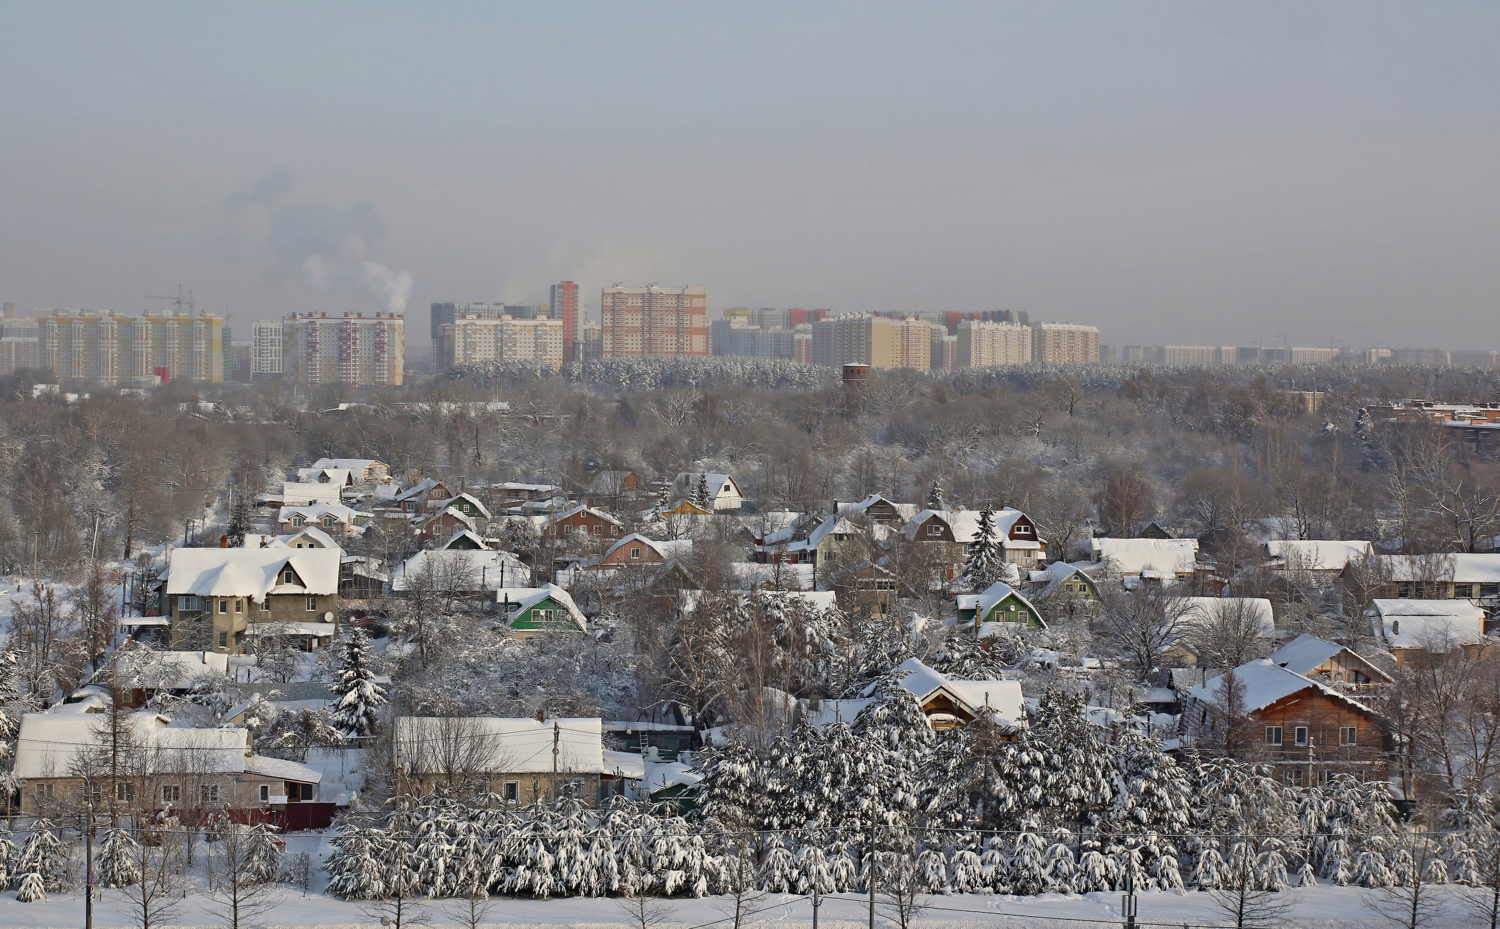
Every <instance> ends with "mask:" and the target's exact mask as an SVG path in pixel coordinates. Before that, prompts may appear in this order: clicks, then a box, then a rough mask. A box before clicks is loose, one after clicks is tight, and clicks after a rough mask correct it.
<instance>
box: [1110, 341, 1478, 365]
mask: <svg viewBox="0 0 1500 929" xmlns="http://www.w3.org/2000/svg"><path fill="white" fill-rule="evenodd" d="M1102 355H1103V360H1105V361H1108V362H1118V363H1121V364H1159V365H1167V366H1169V367H1215V366H1224V365H1260V364H1294V365H1314V364H1330V363H1334V362H1344V363H1348V364H1371V365H1374V364H1402V365H1464V366H1469V367H1496V366H1500V352H1487V351H1461V352H1450V351H1447V350H1445V349H1440V348H1360V349H1354V348H1333V347H1325V346H1321V345H1319V346H1281V347H1264V346H1259V345H1120V346H1112V345H1106V346H1104V349H1103V352H1102Z"/></svg>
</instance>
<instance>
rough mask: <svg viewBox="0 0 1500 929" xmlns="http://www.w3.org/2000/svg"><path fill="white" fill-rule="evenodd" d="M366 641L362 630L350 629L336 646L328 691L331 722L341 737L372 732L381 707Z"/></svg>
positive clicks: (382, 692)
mask: <svg viewBox="0 0 1500 929" xmlns="http://www.w3.org/2000/svg"><path fill="white" fill-rule="evenodd" d="M370 658H371V656H370V639H369V637H368V636H366V635H365V633H364V630H362V629H352V628H351V629H350V630H349V632H348V633H347V634H346V635H345V636H344V639H343V642H342V643H341V644H340V646H339V667H338V671H337V672H336V673H335V677H334V682H333V687H332V688H331V689H332V690H333V692H334V694H336V695H337V699H336V700H335V701H334V704H333V723H334V725H335V726H337V727H338V729H339V731H340V732H342V733H343V734H344V735H345V736H349V737H352V736H365V735H369V734H370V733H371V732H373V731H374V729H375V723H376V721H377V718H378V711H379V708H380V707H381V706H384V705H385V688H383V687H381V686H380V685H379V684H377V683H375V672H374V671H373V670H372V669H371V668H370Z"/></svg>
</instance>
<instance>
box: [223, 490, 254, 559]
mask: <svg viewBox="0 0 1500 929" xmlns="http://www.w3.org/2000/svg"><path fill="white" fill-rule="evenodd" d="M254 529H255V523H254V522H253V519H252V515H251V512H250V499H249V497H248V496H247V495H246V494H245V493H244V492H243V491H242V492H240V493H238V494H235V498H234V506H233V507H231V508H230V511H229V527H228V530H227V531H226V532H225V535H227V536H228V537H229V547H230V548H239V547H240V546H242V545H244V544H245V536H246V535H247V534H248V533H250V532H252V531H254Z"/></svg>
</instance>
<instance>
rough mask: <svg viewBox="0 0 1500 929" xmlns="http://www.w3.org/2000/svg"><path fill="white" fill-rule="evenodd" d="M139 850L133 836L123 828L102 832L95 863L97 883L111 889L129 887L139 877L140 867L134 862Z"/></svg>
mask: <svg viewBox="0 0 1500 929" xmlns="http://www.w3.org/2000/svg"><path fill="white" fill-rule="evenodd" d="M138 858H139V851H138V849H137V847H136V841H135V837H134V836H132V835H131V834H130V833H129V832H126V831H125V830H124V829H111V830H109V831H108V832H106V833H104V843H103V845H102V846H101V847H100V849H99V861H98V864H97V865H96V870H97V871H98V877H99V884H100V885H101V886H103V887H107V888H109V889H111V890H117V889H119V888H121V887H129V886H130V885H131V884H134V883H136V882H138V881H139V880H140V879H141V869H140V866H139V865H138V864H137V863H136V861H137V859H138Z"/></svg>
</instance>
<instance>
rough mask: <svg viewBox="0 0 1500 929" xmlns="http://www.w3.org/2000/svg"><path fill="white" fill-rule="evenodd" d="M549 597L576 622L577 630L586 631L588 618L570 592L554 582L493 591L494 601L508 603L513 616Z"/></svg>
mask: <svg viewBox="0 0 1500 929" xmlns="http://www.w3.org/2000/svg"><path fill="white" fill-rule="evenodd" d="M549 598H550V599H551V600H552V602H554V603H556V604H557V605H558V606H560V607H562V608H563V610H564V611H566V612H567V614H568V616H569V617H570V618H571V619H572V620H573V622H574V623H576V624H577V626H578V631H580V632H586V631H588V628H589V627H588V620H586V619H585V618H584V616H583V611H582V610H580V609H578V605H577V604H576V603H574V602H573V596H572V594H569V593H568V592H567V591H566V590H563V589H562V588H561V587H558V586H557V585H556V584H543V585H542V586H540V587H502V588H500V589H498V590H496V591H495V602H496V603H499V604H502V605H504V604H510V605H511V610H510V612H511V614H512V615H513V616H514V615H519V614H521V613H524V612H526V611H527V610H529V609H531V608H532V607H534V606H536V605H537V604H538V603H541V602H542V601H544V600H547V599H549Z"/></svg>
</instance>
